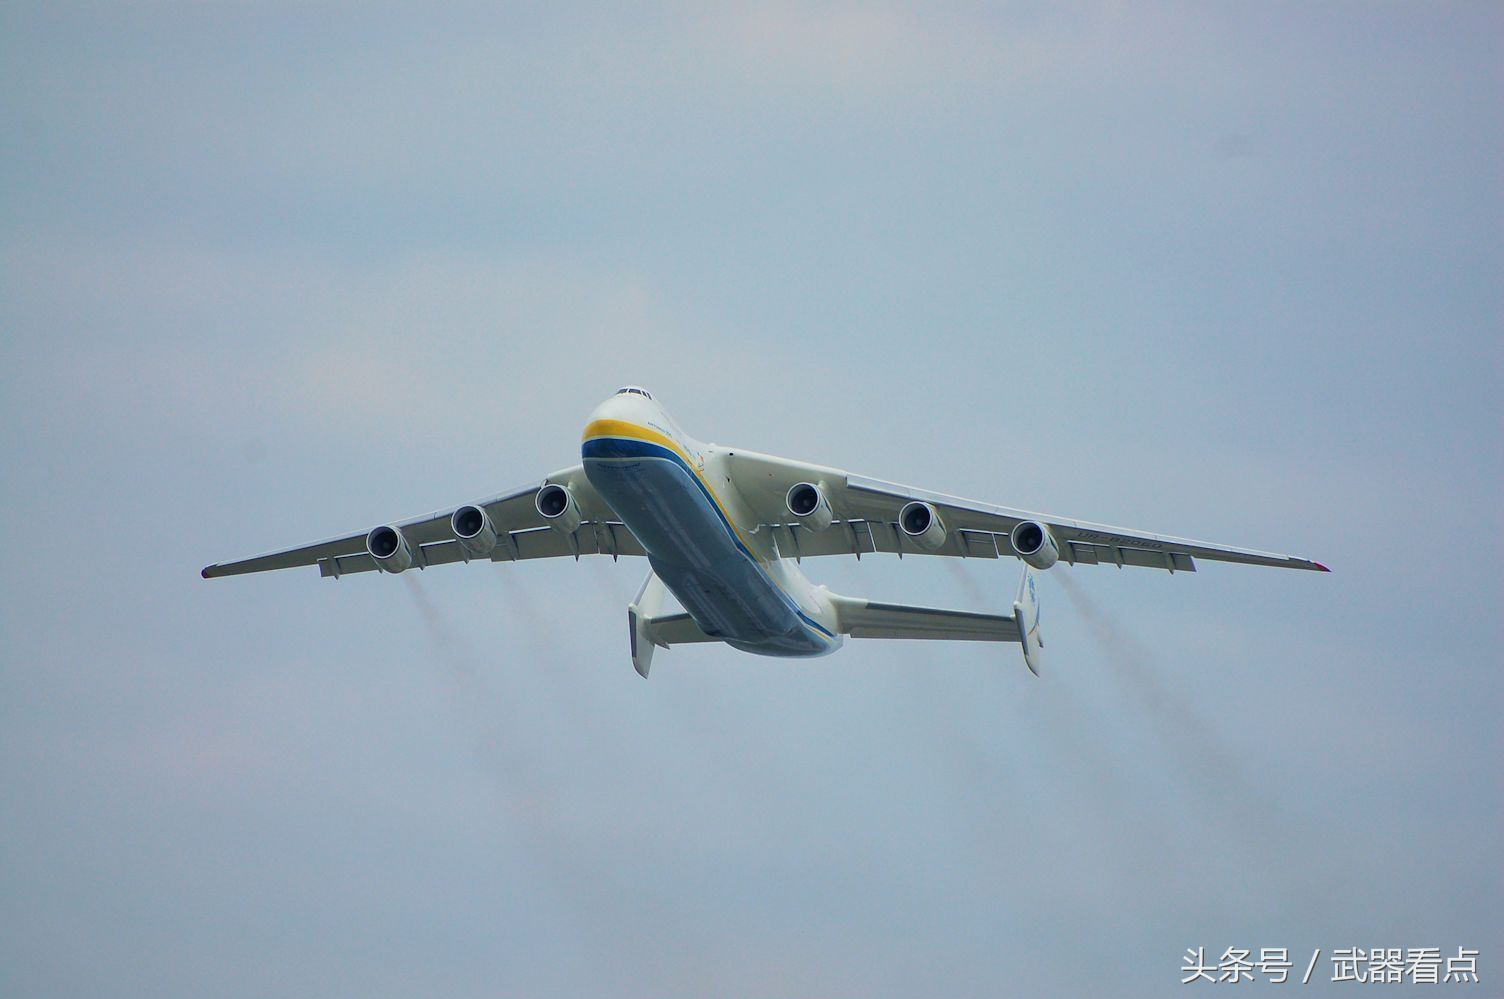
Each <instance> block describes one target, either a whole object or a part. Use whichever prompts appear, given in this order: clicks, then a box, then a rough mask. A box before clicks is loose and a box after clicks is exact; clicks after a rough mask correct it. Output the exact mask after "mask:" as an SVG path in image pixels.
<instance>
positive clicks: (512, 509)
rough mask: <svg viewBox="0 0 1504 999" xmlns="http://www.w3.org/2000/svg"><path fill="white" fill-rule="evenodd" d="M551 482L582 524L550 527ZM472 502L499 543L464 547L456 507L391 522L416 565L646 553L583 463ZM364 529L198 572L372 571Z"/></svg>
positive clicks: (374, 564) (210, 574)
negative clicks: (545, 501) (545, 505)
mask: <svg viewBox="0 0 1504 999" xmlns="http://www.w3.org/2000/svg"><path fill="white" fill-rule="evenodd" d="M550 485H556V486H562V487H564V488H565V489H567V490H568V492H569V494H570V495H571V496H572V497H573V500H574V504H575V506H576V507H577V508H578V510H579V516H580V524H579V528H578V529H577V530H575V531H572V532H566V531H561V530H556V529H555V528H554V527H552V526H550V521H549V520H548V518H545V517H544V516H543V515H542V514H541V513H539V512H538V508H537V505H536V502H535V501H536V499H537V496H538V493H539V490H541V489H543V488H544V487H547V486H550ZM469 505H471V506H474V507H477V508H479V509H481V510H484V511H485V513H486V516H487V518H489V522H490V525H491V526H492V527H493V528H494V531H495V534H496V539H495V543H494V546H492V547H490V550H489V551H488V552H486V553H485V554H479V553H477V552H476V551H473V550H470V549H467V548H466V547H465V546H463V545H462V544H461V543H460V541H459V539H458V538H457V537H456V535H455V533H454V530H453V528H452V526H451V520H450V518H451V517H452V516H453V514H454V512H455V510H454V509H448V510H438V511H435V512H434V513H430V514H426V515H424V516H421V517H412V518H409V519H407V520H403V521H398V522H396V523H393V524H391V525H388V526H390V527H392V528H394V529H395V530H396V531H398V532H399V533H400V535H401V537H402V539H403V540H404V541H405V543H406V546H407V550H408V551H409V552H410V553H411V565H412V566H413V567H416V568H426V567H428V566H433V565H445V564H447V563H450V562H469V561H471V560H473V559H481V560H482V561H487V560H488V561H492V562H505V561H513V560H518V559H534V558H554V557H558V556H574V557H576V558H578V557H579V556H581V555H610V556H612V557H613V558H614V557H616V556H619V555H641V554H643V549H642V545H641V544H639V543H638V541H637V538H636V537H635V536H634V535H633V534H632V532H631V531H630V530H628V528H627V526H626V525H625V524H623V523H621V522H620V521H619V520H617V519H616V516H615V514H614V513H612V512H611V508H610V507H609V506H607V505H606V504H605V502H603V501H602V500H601V499H600V497H599V496H598V495H597V494H596V492H595V490H594V489H593V488H592V487H591V485H590V482H589V480H588V479H586V478H585V474H584V470H583V468H582V467H581V466H579V465H575V466H574V467H573V468H566V469H563V470H561V471H558V472H555V473H553V474H552V475H550V476H548V477H547V478H545V479H544V480H543V481H542V482H541V483H535V484H533V485H530V486H524V487H522V488H519V489H513V490H511V491H510V492H505V493H502V494H500V495H498V496H492V497H491V498H489V499H485V500H480V501H478V502H476V503H473V504H469ZM456 509H457V508H456ZM367 533H368V532H367V531H361V532H360V533H357V534H348V535H345V536H343V537H338V538H329V539H327V540H324V541H316V542H314V543H313V544H310V545H302V546H300V547H297V548H288V549H285V550H283V551H277V552H268V553H266V554H265V555H256V556H254V557H252V558H246V559H241V560H239V561H236V562H224V563H220V564H217V565H211V566H207V567H206V568H205V569H204V570H203V571H202V572H201V573H200V574H201V575H202V576H203V577H204V578H205V579H212V578H214V577H216V576H235V575H239V574H241V573H247V572H267V571H270V570H272V569H290V568H294V567H296V566H305V565H316V566H318V568H319V573H320V575H323V576H333V577H339V576H343V575H344V574H345V573H349V572H373V571H375V570H376V569H378V568H381V566H379V565H378V564H377V562H376V559H375V558H373V557H372V556H371V553H370V552H369V551H368V550H367V548H366V538H367Z"/></svg>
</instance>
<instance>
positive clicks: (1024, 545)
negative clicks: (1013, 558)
mask: <svg viewBox="0 0 1504 999" xmlns="http://www.w3.org/2000/svg"><path fill="white" fill-rule="evenodd" d="M1008 540H1009V541H1010V542H1012V544H1013V550H1014V551H1015V552H1017V553H1018V557H1019V558H1021V559H1023V560H1024V561H1025V562H1027V563H1029V564H1030V565H1032V566H1033V567H1034V568H1036V569H1048V568H1049V567H1050V566H1052V565H1054V564H1055V563H1056V562H1058V561H1060V545H1059V543H1058V542H1056V540H1055V535H1053V534H1051V533H1050V529H1049V528H1048V527H1046V526H1045V525H1044V524H1041V523H1040V522H1039V521H1037V520H1025V521H1022V522H1021V523H1019V524H1018V526H1016V527H1015V528H1013V531H1012V533H1010V534H1009V535H1008Z"/></svg>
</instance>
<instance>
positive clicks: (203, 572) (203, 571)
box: [198, 566, 209, 579]
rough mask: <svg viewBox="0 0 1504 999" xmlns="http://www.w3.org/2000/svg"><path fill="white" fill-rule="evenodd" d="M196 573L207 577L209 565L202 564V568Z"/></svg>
mask: <svg viewBox="0 0 1504 999" xmlns="http://www.w3.org/2000/svg"><path fill="white" fill-rule="evenodd" d="M198 574H199V575H200V576H202V577H203V578H205V579H208V578H209V567H208V566H204V567H203V568H202V569H200V570H199V571H198Z"/></svg>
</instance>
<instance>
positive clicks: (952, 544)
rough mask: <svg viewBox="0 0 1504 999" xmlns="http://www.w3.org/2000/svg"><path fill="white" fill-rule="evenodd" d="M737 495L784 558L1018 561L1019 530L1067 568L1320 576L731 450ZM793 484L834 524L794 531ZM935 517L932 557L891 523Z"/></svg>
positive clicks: (1288, 559) (1251, 554)
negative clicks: (1043, 539)
mask: <svg viewBox="0 0 1504 999" xmlns="http://www.w3.org/2000/svg"><path fill="white" fill-rule="evenodd" d="M728 460H729V461H730V463H731V467H732V469H733V471H732V475H733V478H734V480H735V483H736V487H737V490H738V491H739V492H740V493H741V495H742V496H743V498H744V499H746V500H747V502H748V503H749V504H750V505H751V506H752V508H753V509H754V510H757V511H762V512H763V514H764V516H763V524H762V526H761V527H759V530H764V529H766V530H771V531H772V532H773V537H774V539H775V541H776V542H777V544H778V550H779V552H780V553H781V554H782V555H784V556H785V557H794V558H803V557H805V556H815V555H856V556H857V557H861V556H862V555H864V554H866V553H868V552H894V553H897V554H898V555H899V556H904V555H950V556H956V557H963V558H1001V557H1003V556H1005V555H1012V556H1014V557H1017V556H1018V553H1017V552H1016V551H1015V550H1014V548H1013V544H1012V542H1011V541H1010V540H1009V538H1010V535H1011V534H1012V532H1013V528H1015V527H1017V526H1018V525H1019V524H1020V523H1022V522H1024V521H1035V522H1037V523H1040V524H1044V525H1046V526H1048V527H1049V529H1050V533H1051V534H1053V535H1054V537H1055V539H1056V540H1057V542H1058V543H1059V545H1060V558H1061V560H1062V561H1065V562H1069V563H1071V564H1072V565H1083V564H1084V565H1097V564H1100V563H1106V564H1109V565H1117V566H1125V565H1136V566H1145V567H1147V568H1151V569H1166V570H1169V571H1170V572H1177V571H1183V572H1194V571H1196V559H1198V558H1200V559H1212V560H1215V561H1219V562H1242V563H1245V564H1248V565H1268V566H1278V567H1281V568H1286V569H1314V570H1317V571H1319V572H1328V571H1330V570H1328V569H1327V567H1326V566H1324V565H1322V564H1321V563H1320V562H1313V561H1311V560H1310V559H1304V558H1297V557H1295V556H1293V555H1279V554H1275V553H1273V552H1262V551H1254V550H1253V549H1248V548H1233V547H1230V546H1227V545H1216V544H1209V543H1207V542H1205V541H1191V540H1189V539H1186V538H1176V537H1171V536H1169V535H1164V534H1148V533H1146V532H1143V531H1134V530H1129V529H1127V528H1122V527H1110V526H1108V525H1106V524H1093V523H1089V522H1087V521H1082V520H1072V519H1069V518H1065V517H1057V516H1052V515H1050V514H1044V513H1031V512H1029V511H1027V510H1013V509H1009V508H1007V507H1001V506H993V505H991V504H988V503H979V502H977V501H975V500H967V499H961V498H959V497H956V496H948V495H945V494H943V493H934V492H929V491H927V490H923V489H915V488H912V487H910V486H902V485H898V484H896V483H893V482H884V481H882V480H880V479H869V478H866V477H864V476H859V475H851V474H850V473H848V472H844V471H841V470H840V469H836V468H828V467H825V466H821V465H809V464H804V463H801V462H794V461H789V460H787V459H784V458H776V457H773V456H772V455H765V454H757V453H755V452H751V451H742V450H740V449H738V450H737V451H736V452H735V454H734V455H733V456H732V457H730V458H729V459H728ZM800 482H812V483H816V484H818V485H819V486H820V487H821V488H822V490H823V491H824V492H825V494H826V497H827V498H828V500H829V502H830V507H831V512H832V513H833V515H834V518H835V519H834V522H833V523H832V524H831V525H830V527H828V528H826V529H825V530H823V531H812V530H810V529H808V528H806V527H804V526H803V525H801V524H799V523H795V522H794V518H793V516H792V515H791V514H790V513H789V511H788V508H787V506H786V505H785V497H786V496H787V494H788V490H789V489H790V488H792V487H793V486H794V485H795V484H797V483H800ZM916 501H917V502H921V503H928V504H930V505H931V506H933V507H934V508H935V512H936V513H937V514H938V515H939V518H940V523H941V524H942V525H943V527H944V529H945V540H944V543H943V544H941V545H940V546H939V547H938V548H935V549H933V550H930V549H926V548H922V547H920V546H919V544H917V543H916V542H915V541H914V539H913V538H911V537H909V536H908V535H907V534H905V533H904V532H903V531H902V530H901V529H900V527H899V523H898V515H899V511H900V510H902V509H903V507H904V506H905V505H906V504H908V503H911V502H916Z"/></svg>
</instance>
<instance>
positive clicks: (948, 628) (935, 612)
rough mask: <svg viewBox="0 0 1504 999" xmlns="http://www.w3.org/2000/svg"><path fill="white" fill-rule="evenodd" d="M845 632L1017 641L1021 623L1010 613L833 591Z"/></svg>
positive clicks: (864, 635)
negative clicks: (947, 607) (922, 604)
mask: <svg viewBox="0 0 1504 999" xmlns="http://www.w3.org/2000/svg"><path fill="white" fill-rule="evenodd" d="M831 601H832V602H833V603H834V604H835V606H836V616H837V619H838V620H839V622H840V629H841V634H843V635H850V636H851V637H852V638H919V639H929V640H932V641H935V640H938V641H952V642H1016V641H1018V640H1019V634H1018V625H1017V624H1016V623H1015V622H1014V620H1013V618H1011V617H1009V616H1008V615H1006V614H978V613H975V612H973V611H958V610H944V609H942V608H939V607H912V606H908V605H905V604H885V603H878V602H877V601H875V600H862V599H859V598H853V597H838V596H836V595H835V594H832V595H831Z"/></svg>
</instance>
